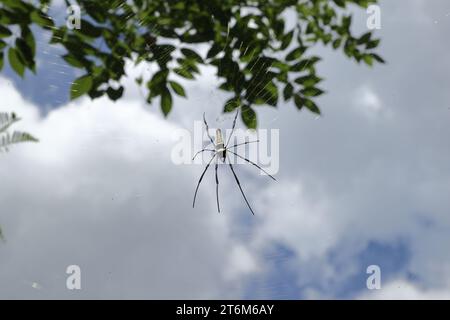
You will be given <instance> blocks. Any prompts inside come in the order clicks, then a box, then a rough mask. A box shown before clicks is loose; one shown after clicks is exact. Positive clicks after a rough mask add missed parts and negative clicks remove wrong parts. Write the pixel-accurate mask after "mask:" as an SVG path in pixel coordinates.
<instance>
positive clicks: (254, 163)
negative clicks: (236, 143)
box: [227, 150, 277, 181]
mask: <svg viewBox="0 0 450 320" xmlns="http://www.w3.org/2000/svg"><path fill="white" fill-rule="evenodd" d="M227 151H229V152H231V153H232V154H234V155H235V156H238V157H239V158H241V159H243V160H245V161H247V162H248V163H250V164H252V165H254V166H255V167H257V168H258V169H259V170H261V171H262V172H264V173H265V174H267V175H268V176H269V177H271V178H272V179H273V180H275V181H277V179H275V178H274V177H272V176H271V175H270V174H269V173H268V172H267V171H266V170H264V169H263V168H261V167H260V166H258V165H257V164H256V163H254V162H252V161H250V160H248V159H247V158H244V157H243V156H240V155H238V154H237V153H235V152H233V151H231V150H227Z"/></svg>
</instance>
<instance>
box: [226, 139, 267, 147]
mask: <svg viewBox="0 0 450 320" xmlns="http://www.w3.org/2000/svg"><path fill="white" fill-rule="evenodd" d="M255 142H259V140H255V141H245V142H243V143H238V144H235V145H234V146H231V147H228V148H234V147H239V146H243V145H246V144H249V143H255Z"/></svg>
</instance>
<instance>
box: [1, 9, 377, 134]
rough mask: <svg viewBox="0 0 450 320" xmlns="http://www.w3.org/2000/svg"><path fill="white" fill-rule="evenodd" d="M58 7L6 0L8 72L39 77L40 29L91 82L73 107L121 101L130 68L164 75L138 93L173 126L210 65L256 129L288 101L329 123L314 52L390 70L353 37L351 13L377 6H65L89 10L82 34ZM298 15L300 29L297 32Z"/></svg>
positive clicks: (141, 81)
mask: <svg viewBox="0 0 450 320" xmlns="http://www.w3.org/2000/svg"><path fill="white" fill-rule="evenodd" d="M50 2H51V0H40V1H34V2H31V3H30V2H29V1H22V0H20V1H19V0H0V69H1V68H2V67H3V64H4V60H6V58H5V57H6V56H7V57H8V61H9V63H10V65H11V67H12V69H13V70H14V71H15V72H16V73H17V74H19V75H20V76H22V77H23V76H24V75H25V70H26V69H29V70H31V71H32V72H36V62H35V55H36V44H35V37H34V35H33V32H32V28H31V27H32V25H38V26H39V27H40V28H43V29H46V30H49V31H50V32H51V34H52V37H51V39H50V43H51V44H59V45H62V46H63V47H64V48H65V50H66V54H65V55H64V56H63V58H64V60H65V61H66V62H67V63H68V64H70V65H71V66H73V67H74V68H79V69H81V70H83V72H84V75H83V76H82V77H80V78H78V79H76V80H75V81H74V82H73V85H72V88H71V93H70V95H71V98H72V99H75V98H78V97H79V96H81V95H84V94H88V95H89V96H90V97H91V98H92V99H95V98H98V97H101V96H103V95H105V94H106V95H107V96H108V97H109V98H110V99H112V100H117V99H120V98H121V97H122V95H123V92H124V87H123V86H122V85H121V84H120V80H121V79H122V77H124V76H125V75H126V70H125V61H126V60H131V61H133V62H134V63H135V64H141V63H146V64H154V65H156V66H157V69H158V71H156V72H154V73H153V74H151V75H149V76H147V75H143V76H142V77H141V76H140V77H138V78H136V83H137V85H139V86H143V87H145V88H146V89H147V91H146V92H147V97H146V98H147V101H148V103H151V102H152V101H153V100H154V99H155V98H157V97H159V102H160V106H161V110H162V112H163V113H164V115H166V116H167V115H168V114H169V113H170V111H171V109H172V103H173V99H172V95H173V94H176V95H179V96H183V97H186V92H185V90H184V88H183V87H182V85H181V84H180V80H179V79H180V77H181V78H185V79H195V78H197V77H199V76H200V69H199V66H200V65H206V66H212V67H214V68H215V69H216V72H217V76H218V79H219V80H218V84H217V86H218V87H219V88H220V89H221V90H225V91H227V92H229V93H230V96H231V98H230V99H229V100H228V101H227V103H226V104H225V106H224V111H225V112H232V111H233V110H234V109H236V108H238V107H241V110H242V112H241V116H242V120H243V121H244V123H245V124H246V126H247V127H249V128H255V127H256V126H257V117H256V112H255V106H258V105H270V106H273V107H276V106H277V105H278V103H279V101H280V100H281V99H284V100H286V101H289V100H293V101H294V103H295V105H296V107H297V108H298V109H304V108H306V109H309V110H310V111H312V112H314V113H320V109H319V107H318V106H317V105H316V103H315V98H316V97H317V96H319V95H321V94H322V93H323V92H324V91H323V89H321V88H319V87H318V84H319V83H320V81H321V80H322V78H321V77H319V76H318V75H317V74H316V64H317V63H318V62H319V61H320V60H321V58H320V57H318V56H315V55H310V54H309V53H308V49H310V48H311V47H313V46H314V45H316V44H318V43H322V44H324V45H326V46H331V47H332V48H334V49H335V50H341V51H343V52H344V53H345V54H346V55H347V56H348V57H349V58H350V59H353V60H355V61H357V62H364V63H366V64H368V65H372V64H373V63H374V62H380V63H383V59H382V58H381V57H380V56H379V55H378V54H376V53H375V52H374V50H375V49H376V48H377V47H378V45H379V42H380V41H379V39H374V38H373V34H372V32H370V31H369V32H367V33H364V34H362V35H358V36H356V35H354V34H353V33H352V31H351V24H352V15H351V13H349V6H351V5H355V6H356V7H359V8H366V7H367V6H368V5H369V4H371V3H375V2H376V0H332V1H331V0H330V1H329V0H310V1H305V0H259V1H258V0H171V1H166V0H152V1H145V0H128V1H126V0H106V1H105V0H95V1H94V0H76V1H68V0H65V4H66V6H70V5H79V7H80V8H81V10H82V14H81V28H80V29H71V28H69V27H68V25H66V23H65V22H64V23H62V24H60V25H56V23H55V22H54V20H53V19H52V18H51V17H50V16H49V15H48V14H47V10H46V8H48V5H49V4H50ZM64 9H66V8H64ZM288 13H289V14H295V17H296V20H297V23H296V24H295V26H294V27H292V28H290V29H288V28H287V24H286V14H288ZM14 26H15V27H14ZM13 28H18V29H17V30H18V32H16V33H14V32H13V31H12V30H13ZM8 38H9V41H7V40H8ZM198 45H201V46H198ZM199 48H204V49H205V50H203V51H202V50H200V51H202V52H203V54H202V53H201V52H199Z"/></svg>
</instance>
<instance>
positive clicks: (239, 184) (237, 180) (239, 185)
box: [228, 160, 255, 215]
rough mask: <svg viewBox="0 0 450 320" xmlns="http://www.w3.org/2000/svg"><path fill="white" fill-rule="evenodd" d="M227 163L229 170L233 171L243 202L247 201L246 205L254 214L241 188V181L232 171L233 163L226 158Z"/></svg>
mask: <svg viewBox="0 0 450 320" xmlns="http://www.w3.org/2000/svg"><path fill="white" fill-rule="evenodd" d="M228 164H229V165H230V168H231V172H233V175H234V178H235V179H236V182H237V185H238V187H239V190H241V193H242V196H243V197H244V200H245V203H247V206H248V208H249V209H250V211H251V212H252V214H253V215H255V213H254V212H253V209H252V207H251V206H250V204H249V203H248V201H247V197H246V196H245V194H244V191H243V190H242V187H241V183H240V182H239V179H238V177H237V175H236V173H235V172H234V169H233V165H232V164H231V162H230V161H229V160H228Z"/></svg>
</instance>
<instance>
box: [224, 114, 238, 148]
mask: <svg viewBox="0 0 450 320" xmlns="http://www.w3.org/2000/svg"><path fill="white" fill-rule="evenodd" d="M238 114H239V109H237V111H236V115H235V116H234V120H233V127H232V128H231V133H230V136H229V137H228V141H227V144H226V145H225V148H227V147H228V144H229V143H230V140H231V136H232V135H233V132H234V128H235V127H236V119H237V116H238Z"/></svg>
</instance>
